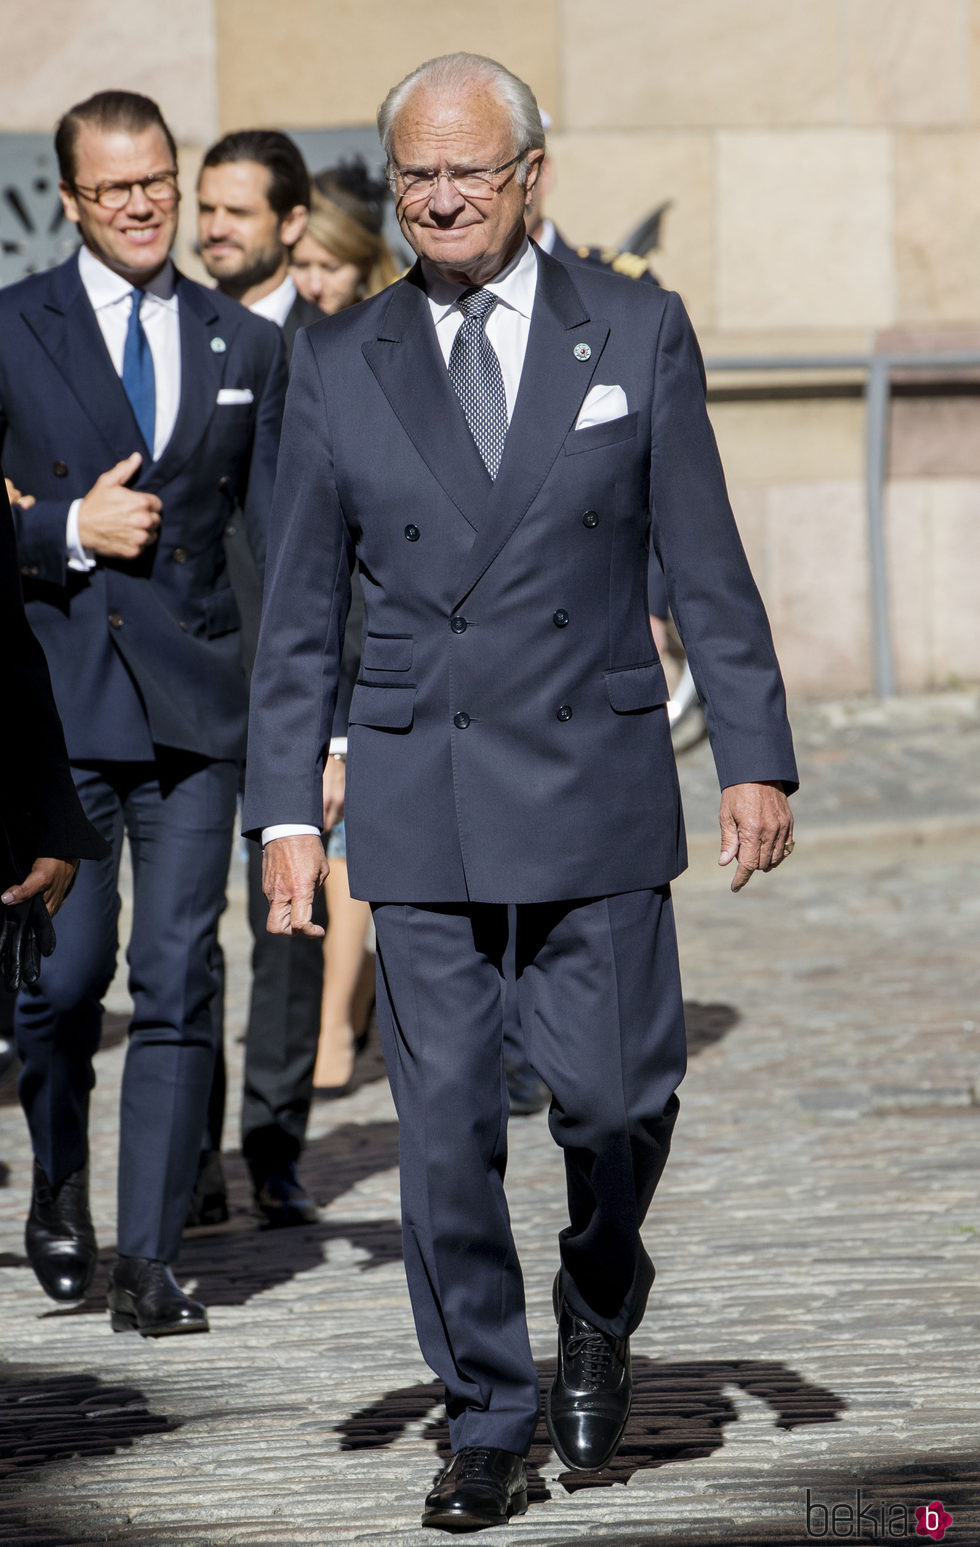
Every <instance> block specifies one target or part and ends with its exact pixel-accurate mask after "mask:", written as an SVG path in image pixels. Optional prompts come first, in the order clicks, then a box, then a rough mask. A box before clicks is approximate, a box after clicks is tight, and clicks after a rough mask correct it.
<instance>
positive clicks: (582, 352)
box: [572, 344, 592, 360]
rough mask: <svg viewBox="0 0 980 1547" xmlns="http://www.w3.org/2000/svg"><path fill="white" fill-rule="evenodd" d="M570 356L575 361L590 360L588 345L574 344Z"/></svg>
mask: <svg viewBox="0 0 980 1547" xmlns="http://www.w3.org/2000/svg"><path fill="white" fill-rule="evenodd" d="M572 354H573V355H574V356H575V358H576V360H591V358H592V350H591V349H590V347H589V345H588V344H576V345H575V348H574V349H573V350H572Z"/></svg>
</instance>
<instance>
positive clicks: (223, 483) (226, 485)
mask: <svg viewBox="0 0 980 1547" xmlns="http://www.w3.org/2000/svg"><path fill="white" fill-rule="evenodd" d="M218 488H219V489H230V488H231V474H230V473H222V475H221V477H220V478H219V479H218Z"/></svg>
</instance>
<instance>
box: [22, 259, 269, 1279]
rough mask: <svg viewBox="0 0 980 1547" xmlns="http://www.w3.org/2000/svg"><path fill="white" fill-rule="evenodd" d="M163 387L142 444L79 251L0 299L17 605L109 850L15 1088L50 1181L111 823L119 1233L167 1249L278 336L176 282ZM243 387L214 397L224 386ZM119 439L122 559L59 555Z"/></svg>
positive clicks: (105, 879)
mask: <svg viewBox="0 0 980 1547" xmlns="http://www.w3.org/2000/svg"><path fill="white" fill-rule="evenodd" d="M176 296H177V304H178V311H179V326H180V370H181V376H180V382H181V390H180V403H179V411H178V414H177V419H176V424H175V426H174V430H173V433H172V436H171V438H170V441H169V443H168V445H167V446H166V447H165V449H164V450H163V452H162V455H161V456H160V458H159V460H158V461H154V460H153V458H152V454H151V451H150V449H149V448H148V447H146V445H145V444H144V442H143V440H142V437H141V435H140V431H139V429H138V427H137V425H136V421H135V418H134V416H133V413H132V410H131V408H130V405H129V401H128V399H127V397H126V394H125V392H124V390H123V387H122V384H121V382H120V380H119V377H118V376H117V375H116V372H115V370H114V369H113V366H112V362H111V359H110V357H109V353H108V351H107V349H106V347H105V343H104V341H103V338H102V335H101V332H100V329H99V325H98V322H97V320H96V317H95V314H94V312H93V310H92V306H91V304H90V302H89V300H88V297H87V295H86V293H85V289H84V286H83V285H82V282H81V278H80V276H79V272H78V263H77V259H76V258H74V257H73V258H71V259H69V260H68V261H67V262H66V263H64V264H62V265H61V267H60V268H58V269H55V270H52V271H50V272H48V273H45V274H39V275H36V276H34V277H32V278H30V279H27V280H24V281H22V282H21V283H20V284H17V285H13V286H11V287H9V288H8V289H6V290H4V291H3V292H0V435H2V437H3V442H4V457H5V462H6V465H7V468H8V471H9V473H10V476H11V477H12V478H13V480H14V481H15V483H16V484H17V486H18V487H19V488H23V489H25V490H29V491H30V492H31V493H32V494H34V495H35V496H36V498H37V504H36V505H35V506H34V507H33V508H32V509H30V510H27V511H15V513H14V514H15V521H16V524H17V542H18V549H19V555H20V563H21V573H22V576H23V577H24V588H25V596H26V600H27V611H28V616H29V618H30V621H31V624H32V626H33V628H34V630H35V632H36V634H37V636H38V638H39V640H40V641H41V643H42V645H43V647H44V651H45V654H46V656H47V660H48V665H49V667H50V669H51V678H52V684H53V687H54V693H55V700H56V702H57V704H58V708H59V711H60V713H61V717H62V720H63V722H64V726H65V733H66V739H67V744H68V752H69V756H70V758H71V761H72V766H73V775H74V780H75V784H76V788H77V789H78V791H79V794H80V796H81V799H82V803H83V805H84V807H85V810H86V812H87V814H88V816H89V817H90V819H91V820H92V822H93V823H94V825H95V826H96V828H97V829H98V830H99V831H100V832H101V833H102V835H103V836H104V837H105V839H106V840H107V842H108V843H109V845H110V847H111V850H112V855H111V858H109V859H108V860H106V861H105V862H103V863H102V864H101V865H91V866H88V867H85V869H84V871H83V873H82V875H81V876H80V878H79V882H78V884H77V885H76V887H75V890H74V892H73V894H72V896H71V897H70V898H69V900H68V902H67V903H66V904H65V907H64V908H63V909H62V912H61V915H60V917H59V950H58V952H57V953H56V955H55V956H54V958H53V959H52V963H51V966H50V970H49V971H47V972H46V973H45V974H44V975H43V977H42V981H41V983H40V984H39V985H38V986H37V988H36V989H32V990H30V991H27V992H25V993H23V994H22V995H21V999H20V1001H19V1004H18V1016H17V1034H18V1042H19V1045H20V1050H21V1055H22V1057H23V1059H24V1069H23V1073H22V1076H21V1099H22V1102H23V1104H24V1108H25V1111H26V1113H27V1117H28V1122H29V1124H30V1128H31V1134H32V1138H33V1142H34V1146H35V1152H36V1154H37V1156H38V1158H39V1159H40V1161H41V1164H42V1166H43V1167H44V1169H45V1171H46V1173H47V1175H48V1177H49V1179H50V1181H51V1182H52V1183H53V1184H54V1185H58V1183H59V1182H60V1181H61V1180H62V1179H63V1178H64V1177H65V1176H67V1175H69V1174H71V1173H72V1172H73V1171H75V1170H77V1169H78V1168H79V1167H80V1166H81V1165H83V1164H84V1162H85V1159H86V1154H87V1141H86V1129H87V1110H88V1093H89V1090H90V1088H91V1084H92V1079H93V1075H92V1065H91V1060H92V1056H93V1055H94V1052H95V1050H96V1048H97V1046H98V1041H99V1035H100V1030H101V1001H102V997H103V995H104V993H105V990H106V988H107V987H108V984H109V982H110V980H111V978H112V974H113V971H114V968H115V956H116V946H117V941H116V920H117V915H118V907H119V904H118V898H117V895H116V876H117V872H118V864H119V856H120V850H121V844H122V835H123V830H124V828H125V829H127V830H128V832H129V836H130V844H131V851H132V855H133V861H134V899H133V929H132V935H131V938H130V944H129V953H128V954H129V965H130V989H131V992H132V994H133V999H134V1017H133V1022H132V1027H131V1033H130V1044H129V1050H128V1054H127V1061H126V1069H125V1073H124V1079H123V1092H122V1118H121V1131H120V1196H119V1220H118V1239H119V1249H120V1251H121V1252H123V1253H125V1254H126V1255H131V1256H139V1257H156V1258H161V1259H163V1260H165V1261H166V1260H170V1259H172V1258H173V1257H174V1256H175V1255H176V1250H177V1245H178V1242H179V1237H180V1230H181V1226H182V1224H183V1220H184V1216H185V1214H186V1210H187V1203H188V1199H189V1196H190V1191H191V1188H192V1186H193V1181H194V1170H195V1165H196V1159H197V1149H198V1145H199V1137H200V1132H201V1127H202V1124H203V1120H204V1107H205V1102H206V1099H207V1091H208V1086H209V1083H210V1077H211V1069H212V1065H213V1060H214V1038H213V1034H212V1025H211V1014H210V1010H211V1000H212V998H213V995H214V992H215V988H216V976H215V971H214V966H213V962H212V960H211V956H212V952H213V945H214V941H215V939H216V933H217V921H218V916H219V914H220V912H221V909H222V908H223V906H224V882H225V876H226V873H227V864H228V854H229V848H230V841H231V833H232V827H233V821H234V810H235V797H236V792H237V785H238V768H239V765H240V761H241V758H242V755H243V752H244V730H245V719H246V709H247V692H246V684H245V678H244V675H243V672H242V666H241V652H240V646H239V638H238V635H239V617H238V609H237V606H236V603H235V599H234V596H233V594H232V591H231V589H230V587H229V584H228V579H227V572H226V567H225V560H224V555H223V550H222V546H221V534H222V531H223V529H224V526H225V524H226V523H227V520H228V513H229V510H230V509H231V508H232V506H233V504H235V503H236V502H237V503H239V504H240V505H241V507H242V509H243V510H244V514H245V521H246V525H247V527H248V531H249V537H250V542H251V543H252V545H253V547H254V549H255V551H256V552H257V553H258V554H259V555H262V554H263V552H264V542H265V522H266V516H267V511H268V503H269V498H270V491H271V484H272V478H273V470H274V465H275V455H276V448H277V444H278V434H279V426H280V421H281V412H282V401H283V392H284V386H285V363H284V358H283V350H282V342H281V339H280V337H279V334H278V331H277V330H276V329H275V328H274V327H272V326H271V325H270V324H268V323H265V322H262V321H260V320H259V319H257V318H253V317H250V316H249V314H248V313H247V312H245V311H244V310H243V309H242V308H241V307H240V306H238V305H237V303H235V302H232V301H228V300H226V299H225V298H224V297H222V296H220V295H217V294H216V293H215V292H213V291H209V290H205V289H204V288H202V287H201V286H200V285H196V284H193V283H191V282H190V281H189V280H186V279H184V278H183V277H182V276H179V275H178V276H177V281H176ZM223 387H224V388H233V389H238V390H239V391H241V390H243V389H248V390H249V391H250V392H251V394H252V400H251V401H250V402H241V401H240V402H231V403H229V402H225V403H219V402H218V401H217V399H218V393H219V391H220V390H221V389H222V388H223ZM136 449H141V450H142V451H143V456H144V460H143V465H142V467H141V469H140V473H139V475H138V478H137V480H136V485H137V487H139V488H141V489H146V490H151V491H153V492H154V493H156V494H158V495H159V497H160V500H161V502H162V506H163V517H162V526H161V529H160V535H159V540H158V541H157V542H156V543H155V544H153V545H152V546H151V547H150V548H148V549H147V550H145V552H144V553H143V555H142V556H141V557H140V558H138V559H136V560H133V561H131V562H128V561H122V560H114V559H104V560H103V559H99V561H98V562H97V563H96V565H95V567H94V568H93V569H90V570H88V571H85V572H81V571H78V570H76V569H74V568H71V567H69V566H68V563H67V552H66V541H65V527H66V518H67V514H68V509H69V505H70V503H71V501H72V500H73V499H75V498H77V497H80V496H83V495H84V494H86V493H87V491H88V490H89V489H90V488H91V487H92V485H93V484H94V483H95V480H96V478H97V477H98V476H99V474H101V473H102V472H103V471H105V470H106V469H107V468H108V467H111V466H112V465H113V464H114V463H116V462H117V461H119V460H121V459H122V458H123V457H125V456H127V455H128V454H129V453H130V452H132V451H133V450H136Z"/></svg>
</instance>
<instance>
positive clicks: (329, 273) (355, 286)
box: [289, 231, 361, 315]
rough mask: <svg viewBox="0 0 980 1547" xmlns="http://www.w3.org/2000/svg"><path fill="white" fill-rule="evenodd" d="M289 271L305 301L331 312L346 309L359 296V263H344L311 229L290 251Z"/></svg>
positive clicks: (329, 313)
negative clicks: (312, 233)
mask: <svg viewBox="0 0 980 1547" xmlns="http://www.w3.org/2000/svg"><path fill="white" fill-rule="evenodd" d="M289 272H290V274H291V275H292V276H293V282H294V283H295V285H296V289H297V290H298V291H299V293H300V295H301V296H302V297H303V300H304V301H312V303H313V305H314V306H319V308H320V310H321V311H322V312H327V313H328V315H332V314H333V313H334V312H342V311H343V310H344V307H345V306H353V304H354V302H355V301H356V300H357V299H358V296H359V293H360V289H361V271H360V269H359V268H358V266H357V264H356V263H344V262H342V261H341V259H340V258H337V257H335V256H334V254H333V253H332V252H331V251H330V249H329V248H327V247H324V245H323V243H322V242H318V241H317V240H316V238H315V237H313V236H311V235H310V233H309V231H304V233H303V235H302V236H301V237H300V239H299V241H298V242H297V243H296V246H295V247H294V248H293V250H292V252H291V254H290V257H289Z"/></svg>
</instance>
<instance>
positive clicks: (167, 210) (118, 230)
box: [59, 124, 178, 285]
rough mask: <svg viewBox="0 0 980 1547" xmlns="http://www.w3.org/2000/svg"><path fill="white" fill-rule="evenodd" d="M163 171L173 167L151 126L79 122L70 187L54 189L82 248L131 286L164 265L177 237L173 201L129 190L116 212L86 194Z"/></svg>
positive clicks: (173, 198)
mask: <svg viewBox="0 0 980 1547" xmlns="http://www.w3.org/2000/svg"><path fill="white" fill-rule="evenodd" d="M164 173H172V174H173V176H174V177H176V175H177V168H176V167H175V166H174V158H173V155H172V154H171V151H170V146H169V145H168V144H167V137H166V135H165V134H164V132H163V130H162V129H160V128H159V127H158V126H157V125H156V124H154V125H152V126H151V127H150V128H149V129H144V130H142V131H141V132H140V133H139V134H131V133H129V132H127V131H125V130H122V129H111V130H101V129H97V128H95V127H94V126H93V125H91V124H82V125H80V127H79V130H78V135H77V138H76V140H75V169H74V175H73V180H72V183H71V184H68V183H61V184H60V185H59V191H60V193H61V202H62V204H63V205H64V210H65V215H66V216H67V218H68V219H69V220H71V221H74V223H75V224H76V225H77V226H78V228H79V230H80V231H81V234H82V240H83V241H84V243H85V245H86V247H88V248H89V249H90V251H91V252H93V253H94V254H95V256H96V257H97V258H100V259H101V260H102V262H103V263H104V264H105V265H106V267H107V268H110V269H113V270H114V271H115V273H117V274H121V275H122V277H123V278H124V279H127V280H128V281H129V282H130V284H133V285H139V284H145V283H146V281H147V280H149V279H152V278H153V275H154V274H156V273H158V272H159V270H160V269H161V268H162V267H163V265H164V263H166V261H167V255H168V253H169V252H170V249H171V247H172V246H173V242H174V237H175V236H176V235H177V209H178V199H177V197H176V196H170V197H169V198H166V197H165V198H164V199H163V200H159V199H150V198H148V197H147V195H146V193H145V192H144V190H143V189H142V188H132V189H131V190H130V193H129V196H128V198H127V200H126V202H125V204H123V205H122V207H121V208H120V209H106V208H104V207H103V206H102V205H101V204H97V203H96V202H95V200H94V199H93V198H92V197H91V196H90V195H91V193H92V191H93V190H94V189H96V188H98V187H99V186H100V185H104V184H107V183H118V184H123V183H134V182H136V181H137V180H138V179H140V178H149V177H154V176H160V175H161V174H164ZM83 188H84V189H85V193H82V192H81V191H80V190H81V189H83Z"/></svg>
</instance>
